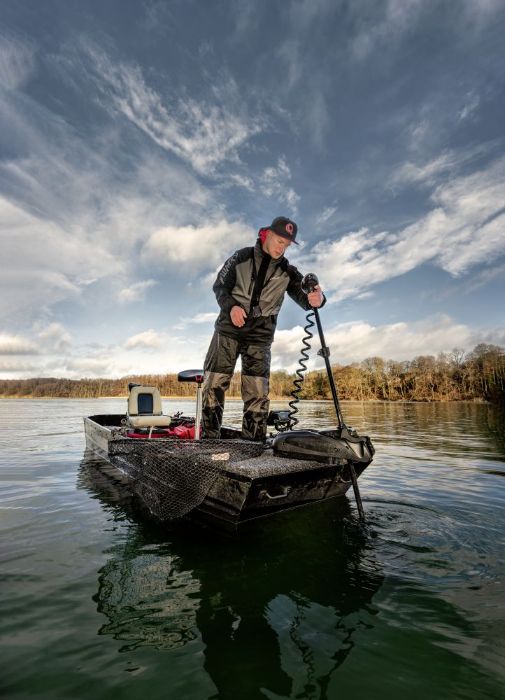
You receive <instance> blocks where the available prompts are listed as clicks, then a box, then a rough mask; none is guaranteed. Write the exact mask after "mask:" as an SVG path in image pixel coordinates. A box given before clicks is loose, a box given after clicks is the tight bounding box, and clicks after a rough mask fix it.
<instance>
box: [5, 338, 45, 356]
mask: <svg viewBox="0 0 505 700" xmlns="http://www.w3.org/2000/svg"><path fill="white" fill-rule="evenodd" d="M38 353H39V348H38V346H37V345H36V344H35V343H34V342H33V341H32V340H29V339H28V338H23V337H22V336H19V335H9V334H7V333H0V355H37V354H38Z"/></svg>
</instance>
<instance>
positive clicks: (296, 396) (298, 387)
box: [288, 311, 315, 430]
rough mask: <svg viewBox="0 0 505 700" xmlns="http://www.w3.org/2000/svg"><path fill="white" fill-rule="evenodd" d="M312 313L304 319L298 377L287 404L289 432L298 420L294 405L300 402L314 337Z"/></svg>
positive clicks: (296, 409)
mask: <svg viewBox="0 0 505 700" xmlns="http://www.w3.org/2000/svg"><path fill="white" fill-rule="evenodd" d="M314 316H315V314H314V312H313V311H309V313H308V314H307V317H306V321H307V325H306V326H305V327H304V329H303V330H304V331H305V335H304V337H303V338H302V344H303V347H302V350H301V358H300V360H299V361H298V363H299V364H300V365H301V367H299V368H298V369H297V370H296V372H295V374H297V375H298V379H295V380H294V382H293V384H294V387H295V388H294V389H293V391H292V392H291V396H292V397H293V398H292V400H291V401H290V402H289V404H288V405H289V407H290V409H291V411H290V412H289V413H288V421H289V428H288V429H289V430H292V429H293V428H294V427H295V425H297V423H298V418H295V413H298V408H297V407H296V404H297V403H298V402H299V401H300V393H301V391H302V385H303V380H304V376H303V375H304V372H306V371H307V364H306V363H307V361H308V359H309V353H308V351H309V350H310V342H309V341H310V339H311V338H313V337H314V334H313V333H312V332H311V330H310V329H311V328H312V327H313V326H314V325H315V323H314Z"/></svg>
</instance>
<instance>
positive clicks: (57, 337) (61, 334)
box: [37, 322, 72, 352]
mask: <svg viewBox="0 0 505 700" xmlns="http://www.w3.org/2000/svg"><path fill="white" fill-rule="evenodd" d="M37 335H38V338H39V339H40V340H41V341H42V343H43V344H44V345H45V346H46V349H48V350H49V349H50V350H51V351H53V352H64V351H66V350H68V348H69V347H70V345H71V342H72V336H71V335H70V333H69V332H68V331H67V330H66V329H65V328H64V327H63V326H62V325H61V323H57V322H54V323H50V324H49V325H48V326H47V328H44V329H43V330H41V331H39V333H38V334H37Z"/></svg>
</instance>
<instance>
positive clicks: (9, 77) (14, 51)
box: [0, 36, 34, 90]
mask: <svg viewBox="0 0 505 700" xmlns="http://www.w3.org/2000/svg"><path fill="white" fill-rule="evenodd" d="M33 68H34V56H33V50H32V48H31V47H30V46H28V45H27V44H24V43H21V42H20V41H19V40H16V39H12V38H8V37H6V36H0V86H2V87H3V88H4V89H7V90H12V89H15V88H19V87H22V85H24V83H26V81H27V80H28V78H29V77H30V75H31V74H32V72H33Z"/></svg>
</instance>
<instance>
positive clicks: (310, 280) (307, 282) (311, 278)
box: [301, 272, 365, 520]
mask: <svg viewBox="0 0 505 700" xmlns="http://www.w3.org/2000/svg"><path fill="white" fill-rule="evenodd" d="M318 284H319V280H318V278H317V275H315V274H314V273H313V272H309V273H308V274H306V275H305V277H304V278H303V280H302V285H301V286H302V291H303V292H305V294H310V292H313V291H314V290H315V288H316V287H317V285H318ZM312 311H313V313H314V317H315V319H316V325H317V331H318V333H319V340H320V342H321V349H320V350H319V351H318V353H317V354H318V355H320V356H321V357H322V358H323V360H324V364H325V365H326V373H327V375H328V382H329V384H330V389H331V395H332V398H333V405H334V406H335V413H336V414H337V421H338V428H339V432H340V436H341V437H343V438H346V437H350V434H349V429H348V428H347V426H346V424H345V423H344V418H343V416H342V411H341V409H340V402H339V400H338V394H337V387H336V385H335V379H334V377H333V372H332V371H331V365H330V349H329V348H328V346H327V345H326V340H325V338H324V333H323V327H322V325H321V319H320V318H319V309H316V308H313V309H312ZM349 471H350V474H351V481H352V488H353V491H354V497H355V499H356V505H357V506H358V513H359V517H360V518H361V519H362V520H363V519H364V517H365V512H364V510H363V503H362V501H361V494H360V492H359V486H358V479H357V477H356V472H355V470H354V465H353V463H352V462H349Z"/></svg>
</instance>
